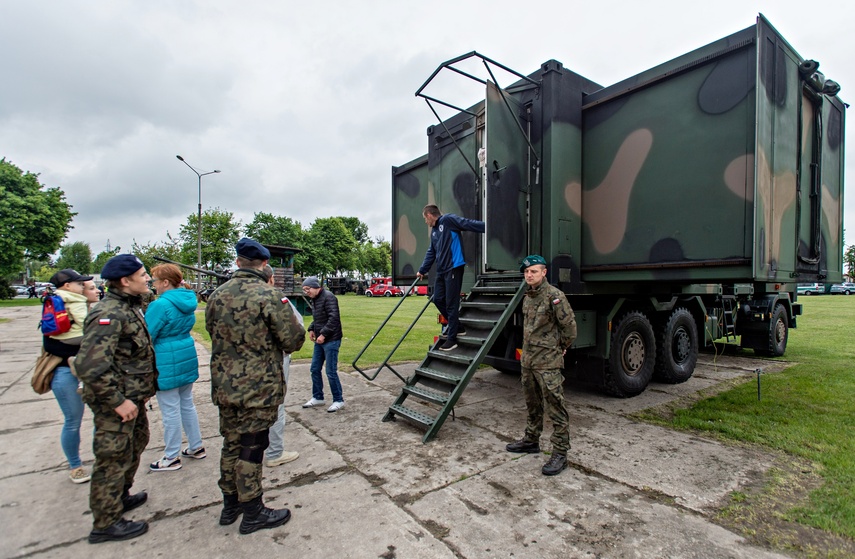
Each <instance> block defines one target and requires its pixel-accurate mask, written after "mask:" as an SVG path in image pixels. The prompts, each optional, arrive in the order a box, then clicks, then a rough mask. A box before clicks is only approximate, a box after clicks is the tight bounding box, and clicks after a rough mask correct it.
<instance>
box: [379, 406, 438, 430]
mask: <svg viewBox="0 0 855 559" xmlns="http://www.w3.org/2000/svg"><path fill="white" fill-rule="evenodd" d="M389 411H390V412H392V413H395V414H398V415H400V416H402V417H406V418H407V419H410V420H412V421H415V422H416V423H418V424H420V425H422V426H423V427H424V428H425V429H427V428H429V427H430V426H431V425H433V422H434V418H433V417H431V416H429V415H427V414H425V413H421V412H418V411H416V410H414V409H410V408H408V407H406V406H402V405H400V404H392V405H391V406H389Z"/></svg>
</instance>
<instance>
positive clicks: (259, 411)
mask: <svg viewBox="0 0 855 559" xmlns="http://www.w3.org/2000/svg"><path fill="white" fill-rule="evenodd" d="M278 414H279V408H278V406H277V407H274V408H232V407H220V434H221V435H222V436H223V451H222V454H221V455H220V480H219V482H218V485H219V486H220V489H221V490H222V492H223V494H224V495H237V496H238V501H240V502H241V503H246V502H248V501H251V500H253V499H255V498H256V497H259V496H260V495H261V494H262V489H261V479H262V465H261V463H254V462H250V461H248V460H241V459H240V452H241V441H240V438H241V435H242V434H244V433H259V432H262V431H269V429H270V426H271V425H273V424H274V423H275V422H276V418H277V416H278ZM261 450H264V449H261Z"/></svg>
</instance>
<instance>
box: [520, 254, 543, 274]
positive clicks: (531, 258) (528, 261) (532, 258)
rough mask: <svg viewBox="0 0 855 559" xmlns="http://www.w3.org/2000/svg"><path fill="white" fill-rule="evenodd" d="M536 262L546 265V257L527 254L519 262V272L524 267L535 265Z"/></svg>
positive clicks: (523, 269)
mask: <svg viewBox="0 0 855 559" xmlns="http://www.w3.org/2000/svg"><path fill="white" fill-rule="evenodd" d="M538 264H541V265H543V266H546V259H545V258H544V257H542V256H541V255H539V254H529V255H528V256H526V257H525V258H523V259H522V262H521V263H520V272H525V269H526V268H528V267H529V266H537V265H538Z"/></svg>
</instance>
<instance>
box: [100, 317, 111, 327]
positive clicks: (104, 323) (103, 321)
mask: <svg viewBox="0 0 855 559" xmlns="http://www.w3.org/2000/svg"><path fill="white" fill-rule="evenodd" d="M98 324H100V325H102V326H109V324H110V319H109V318H99V319H98Z"/></svg>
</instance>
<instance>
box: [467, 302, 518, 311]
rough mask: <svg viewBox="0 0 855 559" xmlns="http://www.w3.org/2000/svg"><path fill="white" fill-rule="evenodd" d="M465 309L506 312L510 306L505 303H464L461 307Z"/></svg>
mask: <svg viewBox="0 0 855 559" xmlns="http://www.w3.org/2000/svg"><path fill="white" fill-rule="evenodd" d="M460 306H461V307H462V308H464V309H481V310H486V311H504V310H505V308H506V307H507V306H508V303H507V302H504V301H464V302H463V303H461V305H460Z"/></svg>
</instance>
